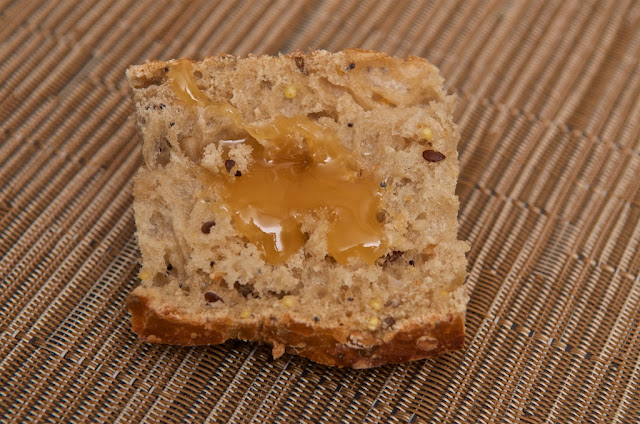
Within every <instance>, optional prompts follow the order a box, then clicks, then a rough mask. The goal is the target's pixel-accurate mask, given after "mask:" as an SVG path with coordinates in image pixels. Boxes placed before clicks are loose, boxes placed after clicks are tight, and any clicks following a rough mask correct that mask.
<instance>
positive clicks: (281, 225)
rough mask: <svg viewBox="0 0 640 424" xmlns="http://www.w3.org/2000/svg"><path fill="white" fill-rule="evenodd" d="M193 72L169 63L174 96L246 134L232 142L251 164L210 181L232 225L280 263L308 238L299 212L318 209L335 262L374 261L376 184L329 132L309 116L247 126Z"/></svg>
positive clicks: (379, 249)
mask: <svg viewBox="0 0 640 424" xmlns="http://www.w3.org/2000/svg"><path fill="white" fill-rule="evenodd" d="M192 73H193V72H192V69H191V63H190V62H188V61H180V62H178V63H177V64H175V65H172V66H171V67H170V68H169V78H170V80H171V84H172V87H173V89H174V90H175V92H176V93H177V95H178V96H179V97H180V98H181V99H182V100H183V101H185V103H187V104H189V105H191V106H194V107H203V108H205V110H206V111H209V112H211V113H215V114H216V115H222V116H226V117H227V118H229V119H230V120H231V122H232V123H233V125H234V126H236V127H237V128H238V129H241V130H243V131H244V132H246V133H247V137H246V138H245V139H241V140H237V141H236V142H238V143H246V144H249V145H250V146H251V147H252V157H253V163H252V165H251V166H250V167H249V169H247V170H243V172H242V174H241V176H234V174H233V172H232V173H230V174H229V172H228V171H229V170H227V169H225V167H224V166H223V167H221V169H220V170H219V171H218V173H217V174H216V175H212V176H211V179H212V181H215V183H216V184H220V185H221V186H222V193H223V200H224V204H225V207H226V208H227V210H228V211H230V213H231V214H232V216H233V223H234V226H235V227H236V229H237V230H238V231H239V232H240V233H241V234H243V235H244V236H245V237H246V238H247V239H248V240H249V241H250V242H251V243H253V244H255V245H256V246H257V247H258V248H260V250H261V251H262V252H263V255H264V259H265V260H266V261H267V262H269V263H273V264H277V263H282V262H284V261H286V260H287V258H289V257H290V256H291V255H292V254H294V253H296V252H297V251H298V250H299V249H300V248H301V247H302V246H303V245H304V243H305V242H306V239H307V236H306V235H305V234H304V233H303V231H302V228H301V225H302V224H301V222H302V219H303V217H304V216H317V215H318V214H325V215H326V216H327V217H328V219H329V228H328V233H327V254H329V255H331V256H332V257H333V258H334V259H335V260H336V261H337V262H339V263H343V264H344V263H347V262H348V260H349V259H350V258H360V259H363V260H364V261H366V262H367V263H373V262H374V261H375V260H376V259H377V258H379V257H380V256H382V255H383V253H384V250H385V240H384V237H383V231H382V224H381V223H379V222H378V220H377V218H376V215H377V213H378V210H379V203H380V193H379V191H378V190H379V184H377V183H376V181H375V179H374V178H373V175H367V174H366V173H362V172H361V171H360V168H359V167H358V166H357V163H356V162H355V160H354V159H353V157H351V156H350V155H349V154H348V152H347V151H346V150H345V149H344V148H343V147H342V144H341V143H340V142H339V140H338V139H337V137H336V136H335V134H334V133H333V132H332V131H329V130H327V129H326V128H324V127H322V126H321V125H319V124H317V123H315V122H313V121H312V120H311V119H309V118H308V117H307V116H295V117H286V116H278V117H276V118H275V119H274V120H273V122H272V123H271V124H269V125H265V126H254V125H250V124H247V123H246V121H245V120H244V118H243V117H242V114H241V113H240V112H239V111H238V110H237V109H235V108H234V107H233V106H232V105H230V104H227V103H214V102H211V101H209V100H208V99H207V98H206V96H205V95H204V93H203V92H202V91H201V90H199V88H198V87H197V85H196V82H195V80H194V78H193V76H192ZM221 145H222V146H223V147H224V146H225V144H221ZM227 147H228V146H227ZM224 174H228V175H230V176H227V175H224ZM235 175H237V174H235ZM314 214H315V215H314Z"/></svg>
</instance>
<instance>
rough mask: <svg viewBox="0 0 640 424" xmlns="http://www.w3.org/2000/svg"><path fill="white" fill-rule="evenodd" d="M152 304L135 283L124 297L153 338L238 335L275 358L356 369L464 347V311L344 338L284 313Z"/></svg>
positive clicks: (170, 340) (137, 326) (211, 341)
mask: <svg viewBox="0 0 640 424" xmlns="http://www.w3.org/2000/svg"><path fill="white" fill-rule="evenodd" d="M155 303H156V302H155V299H154V294H153V292H152V291H150V290H148V289H146V288H144V287H138V288H136V289H135V290H134V291H133V292H132V293H131V295H130V296H129V299H128V307H129V311H130V312H131V315H132V323H133V331H134V332H135V333H137V334H138V335H139V336H140V338H141V339H142V340H144V341H148V342H152V343H160V344H172V345H183V346H198V345H215V344H220V343H223V342H225V341H226V340H229V339H240V340H246V341H255V342H259V343H263V344H265V343H266V344H269V345H272V346H273V354H274V357H278V356H280V355H282V354H283V353H284V352H285V351H286V352H288V353H292V354H296V355H300V356H304V357H307V358H309V359H311V360H312V361H315V362H318V363H321V364H325V365H331V366H337V367H352V368H357V369H362V368H371V367H376V366H380V365H384V364H388V363H401V362H407V361H415V360H419V359H425V358H429V357H433V356H437V355H439V354H441V353H443V352H446V351H450V350H455V349H461V348H462V347H463V346H464V322H465V314H464V312H462V313H459V314H446V315H442V316H436V315H429V316H428V317H425V319H424V320H423V322H426V323H428V324H421V323H417V322H409V323H408V324H405V325H404V326H403V327H401V328H399V329H398V330H396V332H395V333H394V334H393V335H391V337H387V338H385V340H383V341H382V340H379V339H376V338H374V337H372V336H371V334H370V333H366V332H362V333H361V334H354V333H351V334H350V336H349V337H348V339H347V340H345V335H344V332H343V331H341V330H340V329H339V328H335V327H330V328H323V327H321V326H317V325H316V326H314V327H311V326H310V325H308V324H306V323H303V322H299V321H296V320H295V319H293V318H291V316H290V315H288V314H287V315H284V316H283V317H282V318H281V319H280V320H278V321H272V320H270V319H266V320H250V321H249V320H247V321H246V322H238V321H233V320H231V319H225V320H217V321H214V322H212V321H207V322H203V321H202V320H199V319H197V318H198V317H190V316H187V315H184V314H181V313H179V312H178V311H175V310H174V311H172V312H171V313H167V311H160V310H159V306H160V305H156V304H155Z"/></svg>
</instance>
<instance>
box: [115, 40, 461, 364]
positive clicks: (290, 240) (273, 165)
mask: <svg viewBox="0 0 640 424" xmlns="http://www.w3.org/2000/svg"><path fill="white" fill-rule="evenodd" d="M127 78H128V80H129V84H130V86H131V89H132V93H133V99H134V103H135V108H136V117H137V125H138V129H139V132H140V134H141V138H142V152H143V158H144V164H143V166H142V167H141V169H140V170H139V172H138V174H137V175H136V178H135V187H134V199H135V200H134V211H135V218H136V225H137V233H136V234H137V238H138V242H139V245H140V249H141V252H142V269H141V272H140V279H141V280H142V281H141V284H140V285H139V286H138V287H137V288H136V289H135V290H134V291H133V292H132V293H131V295H130V297H129V308H130V311H131V313H132V320H133V329H134V331H135V332H136V333H138V334H139V336H140V337H141V338H142V339H143V340H146V341H148V342H153V343H168V344H181V345H199V344H217V343H222V342H224V341H225V340H227V339H230V338H238V339H244V340H254V341H258V342H262V343H267V344H270V345H272V346H273V353H274V356H279V355H282V354H283V353H284V352H285V350H286V351H289V352H291V353H295V354H298V355H302V356H306V357H309V358H311V359H312V360H314V361H317V362H320V363H323V364H328V365H335V366H349V367H355V368H368V367H372V366H378V365H382V364H385V363H397V362H404V361H410V360H416V359H421V358H426V357H430V356H433V355H437V354H439V353H442V352H445V351H448V350H451V349H457V348H460V347H462V345H463V341H464V317H465V309H466V301H467V296H466V294H465V288H464V280H465V277H466V269H465V268H466V263H467V262H466V259H465V256H464V254H465V251H466V250H467V244H466V243H465V242H463V241H459V240H457V228H458V224H457V210H458V200H457V197H456V196H455V186H456V180H457V176H458V161H457V151H456V149H457V143H458V140H459V134H458V130H457V128H456V126H455V124H454V123H453V121H452V112H453V108H454V105H455V98H454V97H453V96H449V95H447V94H446V93H445V92H444V90H443V87H442V78H441V77H440V76H439V74H438V70H437V69H436V68H435V67H434V66H432V65H431V64H430V63H428V62H427V61H426V60H424V59H420V58H415V57H410V58H408V59H406V60H403V59H399V58H394V57H389V56H387V55H385V54H382V53H379V52H373V51H365V50H356V49H349V50H345V51H342V52H338V53H335V54H332V53H328V52H326V51H315V52H310V53H309V54H303V53H293V54H290V55H280V56H275V57H272V56H249V57H247V58H237V57H234V56H229V55H222V56H219V57H213V58H205V59H204V60H202V61H200V62H194V61H190V60H185V59H181V60H171V61H168V62H157V61H154V62H148V63H146V64H143V65H139V66H132V67H131V68H129V70H128V71H127Z"/></svg>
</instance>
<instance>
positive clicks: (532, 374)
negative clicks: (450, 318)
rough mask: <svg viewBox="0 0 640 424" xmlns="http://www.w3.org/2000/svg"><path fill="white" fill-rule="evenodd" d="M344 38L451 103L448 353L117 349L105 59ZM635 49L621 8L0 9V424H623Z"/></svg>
mask: <svg viewBox="0 0 640 424" xmlns="http://www.w3.org/2000/svg"><path fill="white" fill-rule="evenodd" d="M345 47H363V48H370V49H378V50H382V51H385V52H387V53H391V54H395V55H399V56H406V55H409V54H412V55H418V56H423V57H427V58H429V59H430V60H431V61H432V62H433V63H434V64H436V65H437V66H439V67H440V69H441V72H442V74H443V75H444V77H445V78H446V79H447V86H448V88H449V90H450V91H454V92H457V93H458V94H459V96H460V102H459V106H458V108H457V111H456V119H457V121H458V122H459V124H460V127H461V132H462V143H461V146H460V163H461V176H460V182H459V186H458V193H459V196H460V202H461V209H460V222H461V234H460V236H461V238H464V239H467V240H469V241H470V243H471V246H472V248H471V251H470V253H469V255H468V257H469V260H470V265H469V270H470V275H469V278H468V283H467V284H468V286H469V289H470V295H471V300H470V303H469V312H468V320H467V328H468V333H467V339H466V350H464V351H461V352H455V353H451V354H447V355H444V356H442V357H440V358H437V359H432V360H427V361H419V362H415V363H410V364H406V365H398V366H385V367H381V368H377V369H373V370H368V371H355V370H339V369H332V368H328V367H323V366H318V365H316V364H314V363H312V362H310V361H308V360H306V359H303V358H298V357H295V356H291V355H285V356H284V357H282V358H280V359H278V360H273V359H272V358H271V355H270V353H269V350H268V349H267V348H266V347H260V346H256V345H254V344H249V343H244V342H228V343H226V344H224V345H221V346H212V347H198V348H182V347H174V346H155V345H147V344H142V343H140V342H139V341H138V340H137V339H136V337H135V335H134V334H132V333H131V331H130V329H129V316H128V313H127V311H126V307H125V299H126V296H127V294H128V293H129V292H130V291H131V290H132V288H133V287H134V286H135V284H136V275H137V272H138V270H139V265H138V258H139V251H138V249H137V246H136V242H135V239H134V236H133V233H134V228H135V226H134V221H133V214H132V194H131V189H132V178H133V175H134V173H135V171H136V169H137V168H138V166H139V165H140V163H141V155H140V148H139V144H138V139H137V135H136V131H135V128H134V125H133V122H132V120H131V119H130V118H129V117H130V115H131V112H132V105H131V101H130V99H129V97H128V96H129V94H128V89H127V86H126V83H125V80H124V70H125V68H126V67H127V66H128V65H129V64H134V63H141V62H144V61H145V60H146V59H152V58H158V59H169V58H174V57H183V56H190V57H196V58H197V57H202V56H205V55H215V54H218V53H220V52H228V53H233V54H239V55H245V54H248V53H252V52H253V53H277V52H289V51H292V50H295V49H306V48H326V49H329V50H339V49H342V48H345ZM639 57H640V4H639V3H638V2H632V1H625V0H620V1H609V2H606V1H578V0H574V1H565V0H559V1H523V0H522V1H521V0H511V1H507V0H471V1H449V0H441V1H422V0H415V1H409V0H403V1H368V2H364V1H362V2H360V1H344V0H329V1H322V2H314V1H284V0H281V1H273V2H262V1H260V2H258V1H231V2H229V1H220V2H218V1H215V2H205V1H191V2H182V1H174V2H172V1H167V0H140V1H130V0H117V1H101V0H88V1H76V0H69V1H35V0H29V1H18V0H0V256H1V257H0V419H1V420H2V421H5V422H24V421H51V422H65V423H66V422H78V423H84V422H89V421H97V422H112V421H115V422H138V421H145V422H153V423H164V422H177V421H187V422H188V421H191V422H203V421H207V422H226V421H231V422H249V421H251V422H275V421H281V422H292V421H300V422H338V421H342V422H349V423H351V422H361V421H364V422H370V423H374V422H410V423H413V422H474V423H475V422H535V423H537V422H550V423H560V422H619V423H632V422H640V358H639V357H640V325H639V323H640V282H639V277H640V248H639V243H640V66H639V65H640V64H639Z"/></svg>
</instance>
